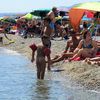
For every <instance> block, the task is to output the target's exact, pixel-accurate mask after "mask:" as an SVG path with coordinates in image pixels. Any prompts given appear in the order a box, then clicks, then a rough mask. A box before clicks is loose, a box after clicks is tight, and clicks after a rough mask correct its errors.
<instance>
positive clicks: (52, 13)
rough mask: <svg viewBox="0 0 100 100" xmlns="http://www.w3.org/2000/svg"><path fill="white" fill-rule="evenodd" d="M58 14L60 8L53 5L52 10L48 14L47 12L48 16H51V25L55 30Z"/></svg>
mask: <svg viewBox="0 0 100 100" xmlns="http://www.w3.org/2000/svg"><path fill="white" fill-rule="evenodd" d="M57 14H58V10H57V8H56V7H53V8H52V11H50V12H49V13H48V14H47V17H48V18H50V20H51V22H50V27H51V28H52V29H53V32H52V33H54V31H55V22H56V19H55V17H56V16H57Z"/></svg>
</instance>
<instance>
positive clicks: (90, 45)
mask: <svg viewBox="0 0 100 100" xmlns="http://www.w3.org/2000/svg"><path fill="white" fill-rule="evenodd" d="M82 48H88V49H91V48H93V45H92V40H91V43H90V44H88V45H86V44H85V42H84V40H83V44H82Z"/></svg>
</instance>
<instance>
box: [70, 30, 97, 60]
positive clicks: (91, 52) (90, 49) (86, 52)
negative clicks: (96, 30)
mask: <svg viewBox="0 0 100 100" xmlns="http://www.w3.org/2000/svg"><path fill="white" fill-rule="evenodd" d="M77 49H78V52H77V53H76V54H74V55H73V57H72V58H70V59H69V61H71V60H73V59H75V58H77V57H82V58H83V59H85V58H93V57H95V56H96V53H97V43H96V41H94V40H92V38H91V34H90V32H89V31H88V30H86V31H84V33H83V39H82V40H81V41H80V42H79V44H78V47H77Z"/></svg>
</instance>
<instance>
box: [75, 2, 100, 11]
mask: <svg viewBox="0 0 100 100" xmlns="http://www.w3.org/2000/svg"><path fill="white" fill-rule="evenodd" d="M73 8H76V9H85V10H92V11H98V12H100V2H99V1H97V2H86V3H80V4H77V5H75V6H74V7H73Z"/></svg>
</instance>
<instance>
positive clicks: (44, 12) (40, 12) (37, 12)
mask: <svg viewBox="0 0 100 100" xmlns="http://www.w3.org/2000/svg"><path fill="white" fill-rule="evenodd" d="M50 10H51V9H38V10H34V11H33V12H31V14H32V15H35V16H40V17H41V18H43V17H45V16H46V15H47V13H48V12H49V11H50Z"/></svg>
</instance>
